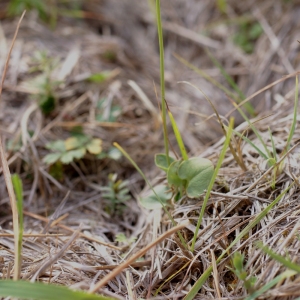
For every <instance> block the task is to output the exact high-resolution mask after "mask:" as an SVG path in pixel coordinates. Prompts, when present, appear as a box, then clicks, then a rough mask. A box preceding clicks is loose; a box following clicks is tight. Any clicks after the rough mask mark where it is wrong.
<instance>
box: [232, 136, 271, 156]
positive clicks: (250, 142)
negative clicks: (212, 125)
mask: <svg viewBox="0 0 300 300" xmlns="http://www.w3.org/2000/svg"><path fill="white" fill-rule="evenodd" d="M233 132H234V133H235V134H236V135H237V136H239V137H240V138H242V139H243V140H244V141H245V142H247V143H248V144H249V145H251V146H252V147H253V148H254V149H255V150H256V151H257V153H258V154H259V155H260V156H261V157H263V158H264V159H265V160H268V159H269V158H268V156H267V155H266V154H265V153H263V152H262V151H261V150H260V149H259V148H258V147H257V146H256V145H254V144H253V143H252V141H251V140H249V139H248V138H247V137H246V136H244V135H242V134H241V133H239V132H238V131H235V130H234V131H233Z"/></svg>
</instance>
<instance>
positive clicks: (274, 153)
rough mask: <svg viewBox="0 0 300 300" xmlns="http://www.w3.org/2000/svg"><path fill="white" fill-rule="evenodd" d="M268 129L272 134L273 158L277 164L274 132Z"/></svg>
mask: <svg viewBox="0 0 300 300" xmlns="http://www.w3.org/2000/svg"><path fill="white" fill-rule="evenodd" d="M268 129H269V133H270V139H271V142H272V149H273V158H274V159H275V161H276V162H277V153H276V147H275V143H274V139H273V135H272V132H271V129H270V127H269V128H268Z"/></svg>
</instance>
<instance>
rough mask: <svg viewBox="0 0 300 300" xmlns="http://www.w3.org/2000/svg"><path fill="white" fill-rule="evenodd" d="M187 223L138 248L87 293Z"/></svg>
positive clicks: (106, 281) (96, 288)
mask: <svg viewBox="0 0 300 300" xmlns="http://www.w3.org/2000/svg"><path fill="white" fill-rule="evenodd" d="M187 225H188V222H184V223H181V224H180V225H177V226H175V227H173V228H171V229H170V230H168V231H167V232H165V233H164V234H162V235H161V236H160V237H158V238H157V239H156V240H155V241H153V242H151V243H150V244H149V245H147V246H146V247H144V248H143V249H141V250H139V251H138V252H137V253H135V254H134V255H132V256H131V257H130V258H129V259H127V260H126V261H124V262H123V263H122V264H120V265H119V266H118V267H117V268H115V269H114V270H113V271H112V272H111V273H109V274H108V275H106V276H105V277H104V278H102V279H101V280H100V281H99V282H98V283H97V284H96V285H95V286H94V287H93V288H92V289H90V291H89V293H95V292H97V291H98V290H99V289H100V288H102V287H103V286H104V285H105V284H106V283H108V282H109V281H110V280H112V279H113V278H115V277H116V276H117V275H118V274H120V273H121V272H122V271H123V270H124V269H125V268H127V267H128V266H129V265H130V264H132V263H133V262H134V261H135V260H137V259H138V258H139V257H141V256H143V255H144V254H145V253H146V252H147V251H148V250H150V249H151V248H152V247H154V246H155V245H157V244H159V243H160V242H161V241H163V240H164V239H166V238H167V237H168V236H170V235H172V234H173V233H175V232H177V231H178V230H181V229H183V228H184V227H186V226H187Z"/></svg>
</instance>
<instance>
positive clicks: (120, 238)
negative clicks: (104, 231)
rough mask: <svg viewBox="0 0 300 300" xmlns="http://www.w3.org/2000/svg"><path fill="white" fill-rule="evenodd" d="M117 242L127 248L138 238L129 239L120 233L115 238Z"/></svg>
mask: <svg viewBox="0 0 300 300" xmlns="http://www.w3.org/2000/svg"><path fill="white" fill-rule="evenodd" d="M115 241H116V242H119V243H122V244H124V245H126V246H130V245H132V244H133V243H134V242H135V241H136V237H130V238H127V237H126V235H125V234H124V233H118V234H117V235H116V237H115Z"/></svg>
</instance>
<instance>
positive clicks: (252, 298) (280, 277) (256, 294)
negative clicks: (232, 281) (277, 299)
mask: <svg viewBox="0 0 300 300" xmlns="http://www.w3.org/2000/svg"><path fill="white" fill-rule="evenodd" d="M294 275H296V272H295V271H290V270H287V271H285V272H283V273H282V274H280V275H278V276H276V277H275V278H274V279H272V280H271V281H269V282H268V283H266V284H265V285H264V286H262V287H261V288H260V289H259V290H257V291H255V292H254V293H253V294H251V295H249V296H248V297H247V298H245V300H255V299H257V298H258V297H259V296H261V295H262V294H263V293H265V292H267V291H268V290H269V289H271V288H272V287H273V286H274V285H276V284H277V283H278V282H282V281H283V280H284V279H286V278H289V277H292V276H294ZM264 299H267V298H265V297H264ZM299 299H300V298H297V299H295V300H299Z"/></svg>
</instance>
